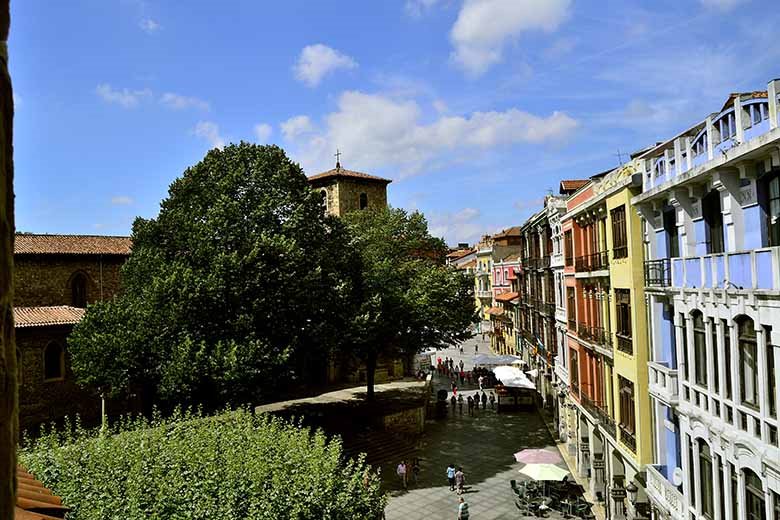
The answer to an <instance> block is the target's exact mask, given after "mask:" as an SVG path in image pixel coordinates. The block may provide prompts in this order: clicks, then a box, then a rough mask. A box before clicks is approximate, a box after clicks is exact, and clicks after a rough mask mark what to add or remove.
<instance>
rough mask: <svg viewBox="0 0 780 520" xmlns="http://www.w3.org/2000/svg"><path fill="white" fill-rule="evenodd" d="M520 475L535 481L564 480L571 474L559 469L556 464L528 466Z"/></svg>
mask: <svg viewBox="0 0 780 520" xmlns="http://www.w3.org/2000/svg"><path fill="white" fill-rule="evenodd" d="M520 473H522V474H523V475H527V476H529V477H531V478H532V479H534V480H559V481H560V480H563V477H565V476H566V475H568V474H569V471H568V470H565V469H562V468H559V467H558V466H555V465H554V464H527V465H526V466H525V467H524V468H523V469H521V470H520Z"/></svg>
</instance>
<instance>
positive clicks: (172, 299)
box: [69, 143, 353, 405]
mask: <svg viewBox="0 0 780 520" xmlns="http://www.w3.org/2000/svg"><path fill="white" fill-rule="evenodd" d="M132 240H133V250H132V254H131V256H130V258H129V260H128V261H127V263H126V264H125V266H124V267H123V271H122V276H123V294H122V295H121V296H120V297H118V298H117V299H115V300H113V301H109V302H103V303H97V304H95V305H91V306H90V307H89V308H88V310H87V313H86V316H85V317H84V319H83V321H82V322H81V323H79V324H78V325H77V326H76V327H75V329H74V331H73V333H72V335H71V337H70V340H69V346H70V353H71V356H72V365H73V369H74V372H75V373H76V375H77V377H78V378H79V380H80V381H81V382H83V383H86V384H90V385H94V386H97V387H99V388H100V389H102V391H104V392H106V393H108V394H118V393H122V392H126V391H128V390H132V391H139V392H141V393H142V396H143V397H144V400H145V402H146V403H147V404H148V403H151V402H152V401H156V400H158V399H161V400H162V401H163V402H171V403H174V402H176V403H193V402H198V403H206V404H209V403H213V404H215V405H221V404H222V403H225V402H245V401H248V400H254V399H257V398H258V397H260V396H261V395H262V394H263V392H267V391H269V389H271V388H274V387H275V386H276V385H277V384H279V382H285V381H287V382H290V381H293V380H295V378H300V377H301V375H302V372H303V371H304V370H305V366H304V361H305V362H308V363H311V364H317V363H319V364H320V365H322V363H323V360H324V359H325V356H326V355H327V351H328V350H329V349H331V348H333V346H334V345H337V344H338V343H339V342H340V341H341V337H342V336H341V330H342V329H343V325H344V323H345V322H346V320H347V316H346V314H345V309H346V308H347V306H346V305H345V302H346V301H347V297H348V296H349V295H351V294H352V282H351V280H350V275H349V273H350V272H351V270H352V267H351V265H352V264H353V262H352V261H351V259H350V254H349V251H350V250H349V248H348V247H347V245H348V242H347V236H346V233H345V230H344V228H343V226H342V225H341V223H340V222H339V221H338V219H335V218H332V217H329V216H326V214H325V212H324V208H323V205H322V199H321V195H320V194H319V193H317V192H315V191H313V190H312V189H311V188H310V187H309V184H308V181H307V179H306V177H305V175H304V173H303V171H302V170H301V168H300V167H299V166H298V165H297V164H295V163H293V162H292V161H290V160H289V159H288V158H287V157H286V155H285V154H284V152H283V151H282V150H281V149H280V148H278V147H276V146H257V145H251V144H248V143H241V144H238V145H230V146H227V147H225V148H224V150H218V149H214V150H211V151H210V152H209V153H208V154H207V155H206V157H205V158H204V159H203V160H202V161H201V162H199V163H198V164H196V165H194V166H192V167H191V168H188V169H187V170H186V171H185V172H184V174H183V175H182V176H181V177H180V178H178V179H176V180H175V181H174V182H173V183H172V184H171V186H170V189H169V192H168V197H167V198H166V199H164V200H163V201H162V203H161V208H160V213H159V215H158V216H157V218H153V219H148V220H146V219H142V218H138V219H136V221H135V223H134V225H133V231H132Z"/></svg>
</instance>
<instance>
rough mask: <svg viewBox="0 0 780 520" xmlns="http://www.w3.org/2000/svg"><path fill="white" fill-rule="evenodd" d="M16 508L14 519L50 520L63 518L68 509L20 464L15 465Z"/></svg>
mask: <svg viewBox="0 0 780 520" xmlns="http://www.w3.org/2000/svg"><path fill="white" fill-rule="evenodd" d="M16 480H17V482H18V484H19V486H18V489H17V490H16V508H15V509H14V520H51V519H59V518H65V513H67V512H68V511H69V509H68V508H67V507H65V506H63V505H62V499H61V498H60V497H58V496H55V495H54V493H52V492H51V490H49V489H46V488H45V487H44V485H43V483H42V482H40V481H39V480H35V477H34V476H32V475H31V474H30V473H29V472H28V471H27V470H26V469H24V468H23V467H22V466H16Z"/></svg>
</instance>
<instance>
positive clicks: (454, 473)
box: [447, 463, 469, 520]
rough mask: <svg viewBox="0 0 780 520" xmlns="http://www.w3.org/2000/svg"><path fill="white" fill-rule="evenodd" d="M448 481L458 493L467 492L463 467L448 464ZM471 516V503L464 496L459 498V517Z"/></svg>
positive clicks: (461, 519) (464, 519) (465, 519)
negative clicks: (456, 467)
mask: <svg viewBox="0 0 780 520" xmlns="http://www.w3.org/2000/svg"><path fill="white" fill-rule="evenodd" d="M447 483H448V484H449V485H450V491H456V492H457V493H458V495H462V494H463V493H465V492H466V474H465V473H463V468H462V467H460V466H458V469H455V464H452V463H450V465H449V466H447ZM468 518H469V505H468V503H467V502H466V499H465V498H463V497H462V496H461V497H459V498H458V519H459V520H468Z"/></svg>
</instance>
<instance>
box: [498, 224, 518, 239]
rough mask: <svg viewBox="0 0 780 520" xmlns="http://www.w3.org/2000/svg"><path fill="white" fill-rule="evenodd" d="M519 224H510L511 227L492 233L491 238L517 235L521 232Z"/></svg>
mask: <svg viewBox="0 0 780 520" xmlns="http://www.w3.org/2000/svg"><path fill="white" fill-rule="evenodd" d="M520 230H521V228H520V226H512V227H511V228H508V229H504V230H502V231H501V232H499V233H496V234H495V235H493V238H494V239H495V238H505V237H519V236H520V234H521V231H520Z"/></svg>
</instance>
